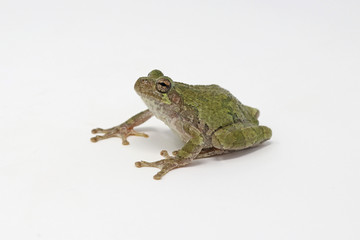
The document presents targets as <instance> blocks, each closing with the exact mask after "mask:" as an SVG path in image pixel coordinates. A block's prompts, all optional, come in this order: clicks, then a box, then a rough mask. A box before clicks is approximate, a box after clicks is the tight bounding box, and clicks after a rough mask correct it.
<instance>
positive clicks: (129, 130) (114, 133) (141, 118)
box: [91, 110, 153, 145]
mask: <svg viewBox="0 0 360 240" xmlns="http://www.w3.org/2000/svg"><path fill="white" fill-rule="evenodd" d="M152 116H153V114H152V113H151V112H150V110H145V111H142V112H140V113H138V114H136V115H135V116H133V117H131V118H130V119H128V120H127V121H126V122H124V123H122V124H120V125H118V126H115V127H112V128H109V129H102V128H95V129H93V130H92V131H91V132H92V133H93V134H96V133H103V134H104V135H96V136H95V137H93V138H91V141H92V142H97V141H99V140H103V139H107V138H111V137H119V138H121V139H122V144H124V145H128V144H129V142H128V141H127V138H128V137H129V136H140V137H148V135H147V134H145V133H139V132H137V131H135V130H134V129H133V128H134V127H136V126H139V125H140V124H142V123H144V122H145V121H147V120H148V119H149V118H151V117H152Z"/></svg>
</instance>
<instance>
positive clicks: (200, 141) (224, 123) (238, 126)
mask: <svg viewBox="0 0 360 240" xmlns="http://www.w3.org/2000/svg"><path fill="white" fill-rule="evenodd" d="M134 87H135V90H136V92H137V93H138V94H139V95H140V96H141V98H142V99H143V100H144V102H145V104H146V105H147V107H148V109H147V110H145V111H143V112H140V113H138V114H136V115H135V116H133V117H131V118H130V119H129V120H127V121H126V122H124V123H122V124H120V125H119V126H115V127H113V128H110V129H102V128H96V129H93V130H92V133H104V135H102V136H101V135H97V136H95V137H93V138H91V141H93V142H97V141H99V140H102V139H106V138H110V137H120V138H122V140H123V144H124V145H127V144H129V142H128V141H127V137H129V136H143V137H147V135H146V134H144V133H138V132H136V131H135V130H134V129H133V128H134V127H136V126H138V125H140V124H142V123H144V122H145V121H147V120H148V119H149V118H151V117H152V116H153V115H154V116H156V117H157V118H159V119H160V120H162V121H163V122H164V123H165V124H167V125H168V126H169V127H170V128H171V129H172V130H173V131H174V132H175V133H176V134H177V135H178V136H179V137H180V138H181V139H182V140H183V141H184V142H185V145H184V146H183V147H182V148H181V149H179V150H178V151H175V152H174V153H173V154H174V156H169V154H168V153H167V151H165V150H163V151H161V155H162V156H163V157H165V159H162V160H159V161H156V162H146V161H141V162H136V163H135V165H136V166H137V167H157V168H160V171H159V172H158V173H157V174H156V175H155V176H154V179H157V180H158V179H161V177H163V176H164V175H165V174H166V173H168V172H169V171H171V170H172V169H175V168H178V167H182V166H185V165H187V164H189V163H191V162H192V160H194V159H198V158H204V157H210V156H214V155H220V154H224V153H228V152H232V151H237V150H241V149H245V148H249V147H253V146H256V145H258V144H260V143H262V142H264V141H266V140H268V139H270V138H271V130H270V128H268V127H265V126H259V121H258V120H257V118H258V116H259V110H257V109H256V108H252V107H249V106H245V105H243V104H242V103H241V102H240V101H239V100H237V99H236V98H235V97H234V96H233V95H232V94H231V93H230V92H229V91H227V90H225V89H223V88H221V87H219V86H217V85H187V84H184V83H180V82H174V81H172V80H171V79H170V78H169V77H166V76H164V75H163V74H162V72H161V71H159V70H153V71H151V72H150V73H149V74H148V76H146V77H141V78H139V79H138V80H137V81H136V83H135V86H134Z"/></svg>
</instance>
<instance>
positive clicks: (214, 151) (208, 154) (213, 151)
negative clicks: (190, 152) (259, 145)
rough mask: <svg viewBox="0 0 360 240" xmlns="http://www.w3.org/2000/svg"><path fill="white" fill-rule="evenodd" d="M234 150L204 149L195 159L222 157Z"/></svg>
mask: <svg viewBox="0 0 360 240" xmlns="http://www.w3.org/2000/svg"><path fill="white" fill-rule="evenodd" d="M234 151H236V150H225V149H218V148H214V147H212V148H204V149H203V150H201V152H200V153H199V154H198V155H197V156H196V158H195V159H201V158H207V157H213V156H217V155H223V154H227V153H230V152H234Z"/></svg>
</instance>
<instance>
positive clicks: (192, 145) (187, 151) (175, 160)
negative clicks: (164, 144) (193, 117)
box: [135, 126, 204, 180]
mask: <svg viewBox="0 0 360 240" xmlns="http://www.w3.org/2000/svg"><path fill="white" fill-rule="evenodd" d="M185 130H186V131H187V132H188V133H189V134H190V135H191V137H192V138H191V139H190V140H189V141H188V142H187V143H186V144H185V145H184V146H183V147H182V148H181V149H180V150H178V151H176V155H175V156H169V154H168V153H167V151H164V150H163V151H161V153H160V154H161V155H162V156H163V157H165V159H162V160H159V161H156V162H146V161H140V162H136V163H135V166H136V167H139V168H140V167H156V168H160V171H159V172H158V173H157V174H156V175H155V176H154V179H155V180H160V179H161V178H162V177H163V176H164V175H165V174H166V173H168V172H169V171H171V170H173V169H175V168H179V167H183V166H186V165H188V164H189V163H191V162H192V160H194V159H195V158H196V157H197V155H198V154H199V153H200V152H201V150H202V148H203V144H204V139H203V136H202V135H201V133H200V132H199V130H197V129H196V128H193V127H191V126H190V127H188V128H187V129H185Z"/></svg>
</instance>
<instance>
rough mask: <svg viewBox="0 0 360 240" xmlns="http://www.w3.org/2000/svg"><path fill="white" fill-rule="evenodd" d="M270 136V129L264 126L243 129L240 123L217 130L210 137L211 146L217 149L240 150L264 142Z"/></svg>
mask: <svg viewBox="0 0 360 240" xmlns="http://www.w3.org/2000/svg"><path fill="white" fill-rule="evenodd" d="M271 135H272V132H271V129H270V128H268V127H266V126H249V127H245V128H244V125H243V124H242V123H236V124H232V125H229V126H227V127H224V128H221V129H219V130H217V131H216V132H215V133H214V134H213V136H212V144H213V146H214V147H215V148H219V149H224V150H241V149H245V148H249V147H254V146H256V145H258V144H260V143H262V142H265V141H266V140H269V139H270V138H271Z"/></svg>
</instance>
